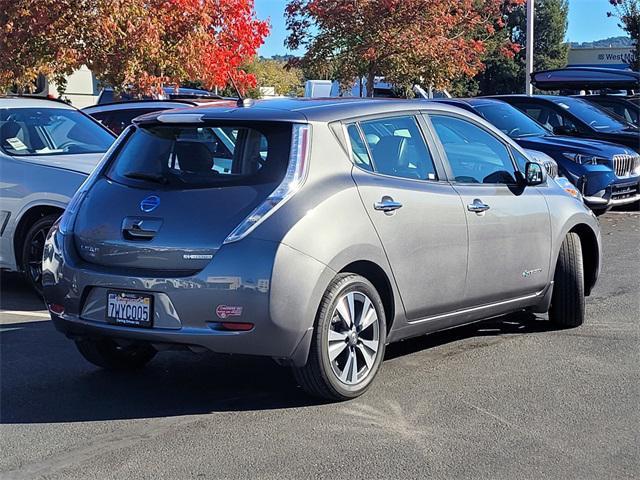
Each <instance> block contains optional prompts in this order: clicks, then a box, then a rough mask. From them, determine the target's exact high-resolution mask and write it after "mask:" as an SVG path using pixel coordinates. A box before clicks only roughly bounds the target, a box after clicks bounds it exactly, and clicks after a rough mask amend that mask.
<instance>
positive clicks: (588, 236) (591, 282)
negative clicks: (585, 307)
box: [567, 223, 600, 295]
mask: <svg viewBox="0 0 640 480" xmlns="http://www.w3.org/2000/svg"><path fill="white" fill-rule="evenodd" d="M567 233H576V234H577V235H578V237H579V238H580V246H581V247H582V264H583V265H584V293H585V295H589V294H591V289H592V288H593V287H594V286H595V284H596V281H597V279H598V274H599V272H600V246H599V245H600V244H599V242H598V236H597V235H596V233H595V232H594V231H593V229H592V228H591V227H590V226H589V225H587V224H586V223H578V224H576V225H574V226H573V227H571V229H570V230H569V231H568V232H567Z"/></svg>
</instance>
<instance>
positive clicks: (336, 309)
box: [294, 273, 387, 400]
mask: <svg viewBox="0 0 640 480" xmlns="http://www.w3.org/2000/svg"><path fill="white" fill-rule="evenodd" d="M386 333H387V330H386V320H385V315H384V308H383V305H382V300H381V299H380V295H379V294H378V292H377V291H376V289H375V287H374V286H373V285H372V284H371V282H369V281H368V280H367V279H365V278H364V277H361V276H359V275H355V274H349V273H347V274H340V275H338V276H336V278H335V279H334V280H333V281H332V282H331V284H330V285H329V287H328V288H327V291H326V292H325V294H324V296H323V298H322V301H321V303H320V308H319V310H318V316H317V318H316V324H315V330H314V336H313V339H312V342H311V349H310V351H309V358H308V360H307V364H306V365H305V366H304V367H301V368H294V374H295V377H296V380H297V381H298V383H299V384H300V385H301V386H302V388H303V389H304V390H305V391H306V392H307V393H309V394H311V395H314V396H318V397H323V398H327V399H330V400H346V399H349V398H354V397H357V396H359V395H362V394H363V393H364V392H365V391H366V390H367V388H369V385H370V384H371V382H372V381H373V379H374V377H375V376H376V374H377V373H378V370H379V369H380V364H381V363H382V359H383V357H384V351H385V343H386Z"/></svg>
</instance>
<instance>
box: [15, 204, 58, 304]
mask: <svg viewBox="0 0 640 480" xmlns="http://www.w3.org/2000/svg"><path fill="white" fill-rule="evenodd" d="M59 216H60V215H59V214H51V215H47V216H44V217H42V218H39V219H38V220H36V221H35V222H34V223H33V225H31V227H29V230H27V233H26V234H25V236H24V239H23V241H22V256H21V257H20V270H21V271H22V274H23V275H24V277H25V279H26V280H27V282H28V283H29V285H30V286H31V288H33V289H34V290H35V291H36V292H37V293H38V295H40V296H42V252H43V250H44V242H45V240H46V238H47V234H48V233H49V230H51V226H52V225H53V223H54V222H55V221H56V220H57V219H58V217H59Z"/></svg>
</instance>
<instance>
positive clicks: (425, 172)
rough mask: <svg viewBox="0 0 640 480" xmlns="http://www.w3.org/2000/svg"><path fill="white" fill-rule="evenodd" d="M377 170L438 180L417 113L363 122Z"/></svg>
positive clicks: (408, 176)
mask: <svg viewBox="0 0 640 480" xmlns="http://www.w3.org/2000/svg"><path fill="white" fill-rule="evenodd" d="M360 127H361V128H362V131H363V133H364V136H365V141H366V143H367V145H368V146H369V151H370V152H371V155H372V156H373V165H374V168H375V171H376V172H379V173H383V174H385V175H392V176H394V177H403V178H414V179H418V180H437V179H438V177H437V175H436V170H435V167H434V164H433V159H432V158H431V154H430V153H429V149H428V148H427V145H426V143H425V141H424V138H423V137H422V133H421V132H420V128H419V127H418V123H417V121H416V119H415V117H413V116H406V117H391V118H384V119H379V120H370V121H367V122H362V123H360Z"/></svg>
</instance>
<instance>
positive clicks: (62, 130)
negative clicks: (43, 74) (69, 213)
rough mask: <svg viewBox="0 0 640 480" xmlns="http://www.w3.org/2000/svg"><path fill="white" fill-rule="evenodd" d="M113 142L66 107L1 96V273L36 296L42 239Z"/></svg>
mask: <svg viewBox="0 0 640 480" xmlns="http://www.w3.org/2000/svg"><path fill="white" fill-rule="evenodd" d="M114 138H115V137H114V136H113V135H112V134H111V133H110V132H109V131H107V130H106V129H105V128H103V127H102V126H101V125H100V124H99V123H97V122H95V121H94V120H92V119H91V118H90V117H88V116H87V115H84V114H83V113H81V112H79V111H78V110H77V109H75V108H73V107H71V106H70V105H67V104H65V103H62V102H58V101H52V100H46V99H43V98H38V97H0V174H1V177H2V178H1V179H0V268H3V269H9V270H20V271H22V272H24V273H25V275H26V278H27V280H28V281H29V282H30V284H31V285H32V286H33V287H34V288H35V289H36V290H37V291H41V285H40V274H41V271H42V249H43V247H44V240H45V237H46V234H47V232H48V231H49V228H50V227H51V225H53V222H54V221H55V220H56V219H57V218H58V217H59V216H60V215H62V211H63V210H64V208H65V206H66V204H67V203H68V202H69V200H70V198H71V197H72V196H73V194H74V193H75V191H76V189H77V188H78V187H79V186H80V184H82V182H83V181H84V180H85V179H86V178H87V175H88V174H89V173H90V172H91V170H93V168H94V167H95V166H96V165H97V164H98V162H99V161H100V158H102V155H103V154H104V152H106V151H107V149H108V148H109V146H110V145H111V144H112V143H113V141H114Z"/></svg>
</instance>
